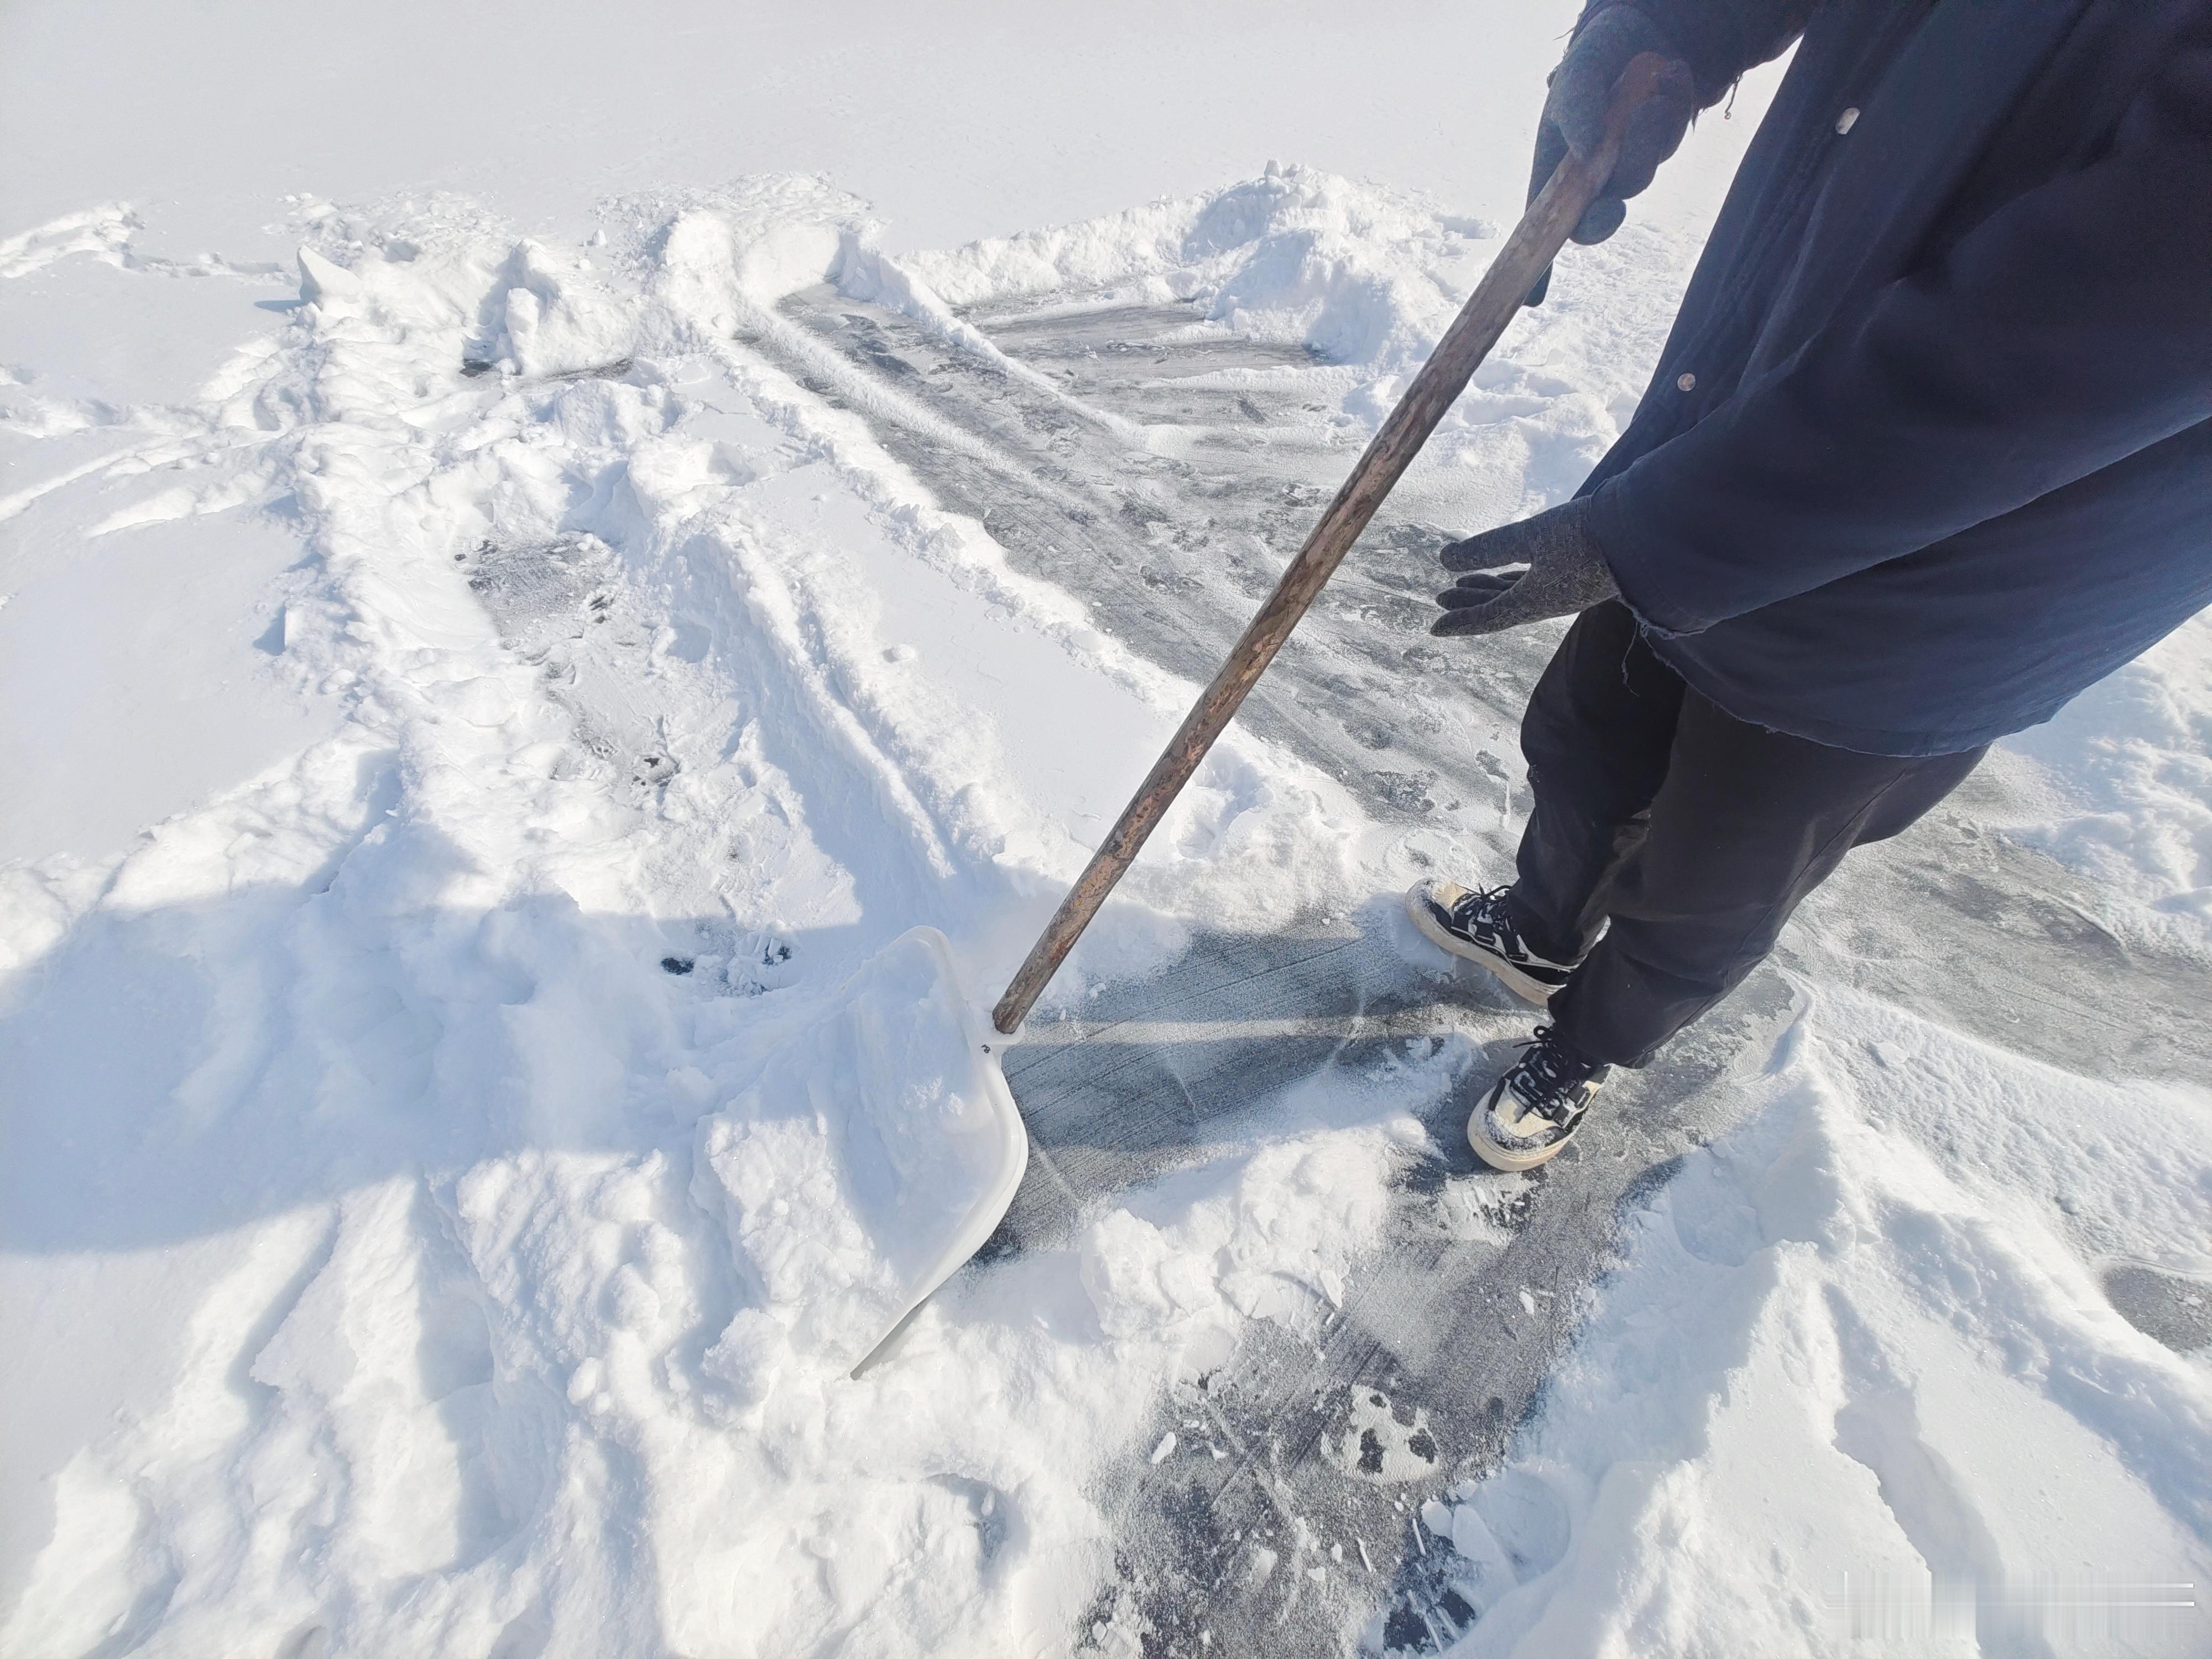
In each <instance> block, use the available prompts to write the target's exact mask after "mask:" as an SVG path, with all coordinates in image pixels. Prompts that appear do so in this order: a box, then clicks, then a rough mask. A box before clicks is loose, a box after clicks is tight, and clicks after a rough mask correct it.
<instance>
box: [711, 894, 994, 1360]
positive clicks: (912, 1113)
mask: <svg viewBox="0 0 2212 1659" xmlns="http://www.w3.org/2000/svg"><path fill="white" fill-rule="evenodd" d="M1002 1046H1003V1040H1002V1039H1001V1038H1000V1036H998V1035H997V1034H996V1033H995V1032H994V1031H992V1030H990V1029H989V1028H988V1027H987V1025H985V1024H984V1023H983V1021H982V1019H981V1017H980V1016H979V1015H978V1014H977V1012H976V1011H975V1009H973V1008H971V1007H970V1006H969V1003H968V1000H967V999H966V998H965V997H964V996H963V995H962V994H961V990H960V985H959V981H958V980H957V977H956V975H955V974H954V971H953V966H952V953H951V949H950V947H949V946H948V945H946V943H945V936H944V935H943V934H942V933H939V932H938V931H937V930H936V929H935V928H933V927H917V928H915V929H914V930H913V931H912V932H910V933H905V934H902V935H901V936H900V937H899V938H898V939H896V940H894V941H893V942H892V943H891V944H890V945H889V946H887V947H886V948H885V949H884V951H882V952H880V953H879V954H878V955H877V956H876V957H873V958H872V959H871V960H870V961H868V962H867V963H865V964H863V965H862V966H861V968H860V970H859V971H858V972H856V973H855V974H854V975H853V977H852V978H851V979H850V980H849V981H847V982H846V984H845V985H844V987H842V989H841V990H840V991H839V992H838V994H837V997H836V1000H835V1002H834V1003H833V1004H832V1005H831V1006H829V1008H828V1009H827V1010H825V1011H824V1012H823V1014H822V1015H821V1016H820V1017H819V1018H817V1019H815V1020H814V1021H813V1022H812V1023H811V1024H809V1025H807V1026H806V1027H805V1028H804V1029H803V1030H799V1032H797V1033H796V1034H794V1035H793V1036H790V1037H788V1038H787V1039H786V1040H785V1041H784V1042H781V1043H779V1044H778V1045H777V1046H776V1048H775V1049H774V1050H773V1051H772V1052H771V1053H770V1054H769V1056H768V1059H767V1060H766V1061H765V1063H764V1064H763V1066H762V1068H761V1071H760V1073H759V1075H758V1076H757V1079H755V1081H754V1082H753V1084H752V1085H751V1086H750V1088H748V1089H746V1090H745V1091H744V1093H742V1094H740V1095H739V1096H738V1097H737V1098H736V1099H734V1100H732V1101H731V1102H730V1103H729V1104H728V1105H727V1106H726V1108H725V1109H723V1110H722V1111H721V1112H720V1113H717V1114H715V1115H714V1116H712V1117H710V1118H708V1119H707V1120H705V1121H703V1122H702V1125H701V1127H700V1146H699V1150H700V1154H701V1158H700V1164H699V1166H698V1168H697V1169H696V1171H695V1176H694V1182H695V1190H696V1192H697V1193H698V1194H699V1196H700V1198H701V1199H702V1200H703V1201H707V1202H709V1203H712V1204H716V1205H718V1206H719V1207H720V1208H721V1209H722V1211H723V1212H724V1214H725V1215H726V1218H727V1220H728V1223H729V1226H730V1231H731V1233H732V1239H733V1242H734V1243H735V1244H736V1246H737V1250H738V1265H739V1268H740V1271H741V1272H743V1273H744V1276H745V1277H746V1278H748V1279H750V1280H751V1281H752V1284H751V1285H750V1289H751V1290H752V1291H753V1292H754V1295H755V1298H756V1306H755V1310H754V1311H753V1313H752V1314H750V1315H749V1316H740V1319H739V1322H738V1327H733V1334H734V1333H735V1332H736V1331H737V1330H738V1328H747V1329H749V1330H750V1332H751V1333H752V1335H751V1336H750V1337H748V1338H747V1339H746V1340H744V1342H743V1343H742V1344H741V1345H740V1346H744V1347H746V1348H748V1349H751V1350H754V1351H755V1352H757V1358H758V1360H759V1361H761V1362H763V1363H767V1364H773V1363H774V1362H773V1360H772V1359H771V1358H770V1355H769V1353H768V1352H764V1351H762V1350H763V1345H766V1346H769V1347H775V1348H782V1347H784V1345H785V1344H786V1343H787V1344H788V1348H787V1352H791V1353H792V1354H793V1357H794V1358H800V1359H801V1360H802V1361H803V1362H806V1363H808V1364H810V1368H811V1367H813V1366H819V1367H821V1368H822V1369H823V1370H827V1369H828V1368H829V1367H830V1366H833V1365H834V1366H835V1367H836V1369H837V1370H842V1371H850V1370H853V1369H854V1367H856V1366H858V1365H859V1364H861V1363H862V1362H863V1361H865V1360H866V1358H868V1357H869V1356H870V1355H871V1354H872V1353H873V1352H874V1351H875V1350H876V1348H877V1347H878V1346H880V1345H881V1344H882V1343H883V1341H884V1340H885V1339H886V1338H887V1337H889V1336H890V1334H892V1333H893V1332H894V1331H895V1330H896V1329H897V1328H898V1326H899V1325H900V1323H901V1322H902V1321H903V1320H904V1319H905V1318H906V1316H908V1314H909V1313H911V1312H912V1311H913V1310H915V1308H917V1307H919V1306H920V1305H921V1303H922V1302H923V1301H924V1300H925V1299H926V1298H927V1297H928V1296H929V1294H930V1292H931V1291H934V1290H935V1289H937V1287H938V1286H939V1285H942V1284H944V1283H945V1280H946V1279H950V1278H951V1276H952V1274H953V1273H955V1272H956V1271H957V1269H958V1268H959V1267H960V1266H961V1264H962V1263H963V1262H964V1261H967V1260H968V1258H969V1256H971V1255H975V1252H976V1251H977V1250H978V1249H981V1247H982V1245H983V1243H984V1241H985V1240H986V1239H987V1238H989V1237H990V1236H991V1233H992V1231H993V1230H994V1229H995V1228H996V1227H997V1226H998V1225H999V1222H1000V1218H1002V1217H1003V1216H1004V1215H1005V1214H1006V1206H1008V1205H1010V1204H1012V1202H1013V1198H1014V1189H1015V1188H1017V1187H1018V1186H1019V1185H1020V1184H1021V1179H1022V1171H1023V1170H1024V1169H1025V1168H1026V1167H1027V1165H1028V1163H1029V1137H1028V1134H1027V1133H1026V1132H1025V1131H1024V1129H1023V1127H1022V1120H1021V1114H1020V1112H1019V1111H1018V1109H1016V1108H1015V1105H1014V1098H1013V1096H1012V1093H1011V1092H1009V1091H1008V1090H1007V1088H1006V1077H1005V1075H1004V1074H1003V1073H1001V1072H1000V1068H999V1060H998V1053H997V1051H998V1050H999V1049H1000V1048H1001V1047H1002ZM731 1358H732V1362H733V1363H734V1362H735V1361H736V1360H737V1358H738V1356H737V1355H736V1354H734V1353H733V1354H732V1356H731Z"/></svg>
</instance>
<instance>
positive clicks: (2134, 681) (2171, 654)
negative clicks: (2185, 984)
mask: <svg viewBox="0 0 2212 1659" xmlns="http://www.w3.org/2000/svg"><path fill="white" fill-rule="evenodd" d="M2004 746H2005V747H2006V748H2007V749H2008V750H2011V751H2012V752H2014V753H2015V754H2019V755H2024V756H2026V757H2028V758H2030V759H2032V760H2033V761H2035V762H2037V763H2039V764H2040V765H2041V766H2042V767H2043V768H2044V769H2045V772H2046V774H2047V775H2048V776H2049V778H2050V780H2051V784H2052V786H2053V792H2054V793H2056V794H2057V797H2058V798H2059V801H2060V809H2059V811H2058V812H2057V814H2056V815H2054V816H2053V817H2049V818H2046V819H2044V820H2043V821H2041V822H2037V823H2027V824H2024V825H2016V826H2014V827H2013V828H2012V829H2010V831H2009V833H2010V834H2012V835H2013V836H2015V838H2016V839H2018V840H2021V841H2022V842H2026V843H2027V845H2029V846H2031V847H2034V848H2039V849H2040V850H2042V851H2044V852H2046V853H2049V854H2051V856H2052V857H2053V858H2056V859H2058V860H2061V861H2062V862H2063V863H2065V864H2069V865H2071V866H2073V867H2075V869H2078V870H2085V871H2087V872H2089V873H2090V874H2091V875H2093V876H2095V877H2096V878H2098V879H2099V880H2100V881H2101V882H2104V883H2106V884H2109V885H2110V886H2111V887H2112V889H2113V890H2115V891H2117V892H2118V893H2120V894H2124V895H2126V896H2130V897H2131V898H2132V899H2133V900H2134V901H2135V902H2136V907H2137V908H2136V909H2135V910H2134V911H2133V912H2132V913H2131V914H2130V915H2124V916H2115V917H2114V918H2112V920H2113V921H2115V922H2116V923H2117V924H2118V925H2119V926H2121V927H2125V928H2128V929H2130V931H2140V932H2142V933H2147V934H2148V935H2150V936H2151V937H2153V938H2154V939H2159V940H2160V942H2162V943H2164V944H2166V945H2169V946H2171V945H2177V944H2178V945H2181V946H2183V947H2184V948H2185V949H2192V950H2194V951H2196V952H2197V954H2200V955H2203V956H2205V957H2212V618H2208V617H2197V618H2195V619H2194V620H2192V621H2191V622H2189V623H2185V624H2184V625H2183V626H2182V627H2181V628H2179V629H2177V630H2176V631H2175V632H2174V633H2172V635H2168V636H2167V637H2166V639H2165V640H2163V641H2160V643H2159V644H2157V645H2156V646H2154V647H2152V648H2151V649H2150V650H2148V651H2147V652H2145V653H2143V655H2142V657H2141V658H2139V659H2137V660H2136V661H2134V662H2131V663H2130V664H2129V665H2127V666H2126V667H2124V668H2123V669H2121V670H2120V671H2118V673H2116V674H2114V675H2112V677H2111V678H2109V679H2106V680H2105V681H2104V682H2103V683H2102V684H2098V685H2094V686H2092V687H2091V688H2090V689H2089V690H2087V691H2085V692H2083V693H2082V694H2081V696H2079V697H2077V698H2075V700H2074V701H2073V702H2071V703H2069V704H2068V705H2067V706H2066V707H2065V708H2063V709H2061V710H2060V711H2059V713H2058V716H2057V719H2055V720H2052V721H2051V723H2050V724H2049V725H2047V726H2038V727H2035V728H2034V729H2033V730H2031V731H2027V732H2021V734H2020V735H2019V736H2017V737H2014V738H2007V739H2006V740H2005V745H2004Z"/></svg>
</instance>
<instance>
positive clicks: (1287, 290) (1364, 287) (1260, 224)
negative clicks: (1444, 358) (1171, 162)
mask: <svg viewBox="0 0 2212 1659" xmlns="http://www.w3.org/2000/svg"><path fill="white" fill-rule="evenodd" d="M1496 235H1497V230H1496V228H1495V227H1493V226H1491V225H1489V224H1486V223H1484V222H1480V221H1478V220H1470V219H1466V218H1461V217H1455V216H1452V215H1449V214H1447V213H1445V212H1444V211H1443V210H1442V209H1441V208H1439V207H1438V206H1437V204H1435V203H1433V202H1430V201H1427V200H1425V199H1424V198H1422V197H1419V196H1417V195H1414V194H1413V193H1411V192H1407V191H1398V190H1393V189H1390V188H1389V187H1387V186H1383V185H1371V184H1370V185H1363V184H1355V183H1353V182H1352V181H1351V180H1349V179H1340V178H1338V177H1336V176H1334V174H1331V173H1322V172H1319V171H1317V170H1316V169H1313V168H1310V167H1297V166H1292V167H1276V166H1275V165H1273V163H1270V164H1269V166H1268V168H1267V173H1266V174H1265V176H1264V177H1261V178H1259V179H1251V180H1249V181H1247V182H1245V183H1243V184H1238V185H1230V186H1229V187H1228V188H1226V189H1224V190H1218V191H1208V192H1206V194H1204V195H1201V196H1195V197H1186V198H1185V199H1183V200H1181V201H1175V202H1161V203H1156V204H1153V205H1152V206H1151V207H1146V208H1136V209H1132V210H1129V211H1127V212H1126V213H1120V214H1115V215H1114V216H1110V217H1108V218H1104V219H1097V220H1092V221H1090V222H1086V223H1083V224H1079V225H1070V226H1066V227H1061V228H1054V229H1050V230H1042V231H1030V232H1026V233H1024V234H1021V235H1018V236H1012V237H1006V238H1000V239H994V240H987V241H981V242H977V243H974V244H972V245H970V246H968V247H965V248H963V249H961V250H959V251H958V252H955V253H950V254H928V253H919V254H909V255H906V256H904V257H903V258H902V259H901V260H900V261H899V263H900V264H902V265H904V266H906V267H908V268H909V269H911V270H913V271H914V272H915V273H916V274H917V275H918V276H920V277H921V279H922V280H923V281H924V282H926V283H927V284H928V286H929V288H930V289H932V290H933V292H935V293H936V294H938V295H941V296H942V297H943V298H944V299H945V301H947V302H948V303H950V304H952V305H956V306H958V305H972V304H975V303H977V302H979V301H986V300H1004V299H1007V298H1010V297H1014V296H1021V295H1036V294H1043V293H1057V292H1063V291H1069V290H1073V291H1077V292H1081V291H1085V290H1104V291H1108V292H1112V293H1115V294H1117V295H1126V296H1127V298H1129V299H1131V300H1148V301H1166V300H1185V301H1195V302H1196V303H1197V304H1198V306H1199V307H1200V309H1201V310H1202V311H1203V313H1204V314H1205V315H1206V316H1207V317H1209V318H1211V319H1214V320H1216V321H1218V322H1222V323H1225V324H1227V325H1230V326H1231V327H1233V328H1235V329H1237V331H1240V332H1243V333H1251V334H1256V335H1259V336H1261V337H1267V338H1276V339H1285V340H1295V341H1298V342H1300V343H1304V344H1307V345H1310V346H1311V347H1312V348H1313V349H1316V351H1319V352H1320V353H1322V355H1323V356H1326V357H1328V358H1329V359H1331V360H1332V361H1335V362H1346V363H1358V364H1365V365H1383V364H1386V363H1388V364H1389V365H1391V366H1396V365H1400V364H1403V363H1406V362H1414V363H1418V362H1419V359H1420V358H1421V357H1423V356H1425V355H1426V354H1427V351H1428V348H1429V347H1430V345H1431V344H1432V343H1434V342H1435V340H1436V338H1437V336H1438V335H1440V334H1442V333H1443V330H1444V328H1445V326H1446V325H1448V324H1449V322H1450V321H1451V319H1452V314H1453V313H1454V312H1455V310H1456V309H1457V308H1458V307H1457V301H1455V299H1454V297H1453V296H1452V295H1451V294H1450V293H1449V290H1446V289H1441V288H1440V285H1439V282H1438V277H1439V276H1449V275H1451V274H1453V273H1456V272H1459V271H1460V270H1462V268H1463V267H1465V266H1467V265H1468V264H1469V263H1470V262H1475V263H1477V264H1479V263H1480V261H1482V260H1484V259H1486V258H1487V257H1488V254H1489V252H1490V251H1491V250H1490V249H1489V248H1486V246H1484V244H1486V243H1487V242H1490V241H1491V240H1492V239H1493V238H1494V237H1495V236H1496Z"/></svg>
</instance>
